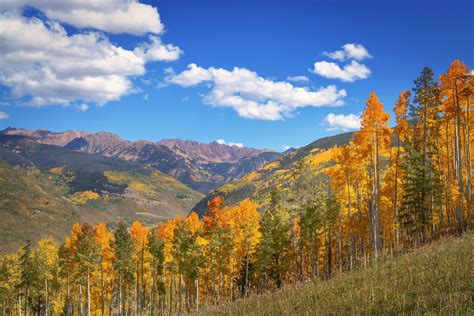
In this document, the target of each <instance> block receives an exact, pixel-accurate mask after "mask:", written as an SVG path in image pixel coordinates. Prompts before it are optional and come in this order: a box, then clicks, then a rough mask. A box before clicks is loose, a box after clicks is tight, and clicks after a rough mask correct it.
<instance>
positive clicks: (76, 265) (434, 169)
mask: <svg viewBox="0 0 474 316" xmlns="http://www.w3.org/2000/svg"><path fill="white" fill-rule="evenodd" d="M473 91H474V80H473V76H472V74H470V70H469V68H468V67H467V66H466V65H464V64H463V63H462V62H460V61H454V62H453V63H452V64H451V66H450V67H449V69H448V70H447V72H446V73H445V74H444V75H442V76H440V77H439V80H436V79H435V78H434V74H433V72H432V71H431V69H429V68H425V69H423V71H422V73H421V74H420V76H419V77H418V78H417V79H416V81H415V87H414V88H413V90H412V92H410V91H409V90H405V91H402V92H401V93H400V95H399V98H398V100H397V101H396V103H395V104H394V108H393V112H394V114H395V120H394V121H395V123H396V126H395V127H393V128H392V127H390V126H389V118H390V117H389V114H388V113H387V112H386V110H385V109H384V104H383V103H382V102H381V100H380V99H379V98H378V96H377V94H376V93H375V92H371V93H370V94H369V96H368V98H367V100H366V107H365V110H364V112H363V114H362V116H361V130H360V131H359V132H356V133H355V134H354V138H353V140H352V141H351V142H350V143H349V144H347V145H345V146H342V147H336V148H333V149H332V150H330V151H327V152H326V154H325V155H326V156H325V157H324V160H325V161H326V160H331V167H329V168H326V169H324V170H322V171H321V170H320V171H318V172H313V170H312V169H311V164H314V159H313V160H310V161H309V162H308V161H306V162H305V161H304V160H301V161H300V162H299V163H297V164H295V165H294V166H293V168H292V169H291V170H290V172H289V173H288V174H289V176H288V181H291V183H290V184H288V185H287V186H286V187H285V190H282V188H281V186H280V187H279V186H277V185H275V186H274V187H273V189H272V190H270V192H269V194H268V197H267V199H266V203H264V205H257V204H256V203H255V202H254V201H252V200H243V201H241V202H240V203H238V204H237V205H230V206H227V205H225V203H224V202H225V201H224V199H223V198H222V197H220V196H218V197H215V198H214V199H212V200H211V201H210V202H209V203H208V210H209V211H208V213H207V214H206V215H205V216H204V217H203V218H202V219H200V218H198V216H197V215H196V214H195V213H193V212H192V213H191V214H190V215H189V216H188V217H186V218H180V217H178V218H174V219H169V220H167V221H165V222H160V223H158V224H157V225H156V226H154V227H146V226H144V225H143V224H142V223H140V222H138V221H135V222H132V223H130V225H129V227H128V225H127V224H126V223H124V222H119V223H118V224H117V225H115V226H114V227H107V226H106V225H105V224H98V225H96V226H95V227H93V226H91V225H89V224H82V225H80V224H75V225H74V227H73V228H72V230H71V234H70V236H68V237H67V238H66V240H65V241H64V242H63V243H62V244H61V245H59V246H58V245H57V244H56V243H55V241H54V240H53V239H51V238H50V239H46V240H41V241H40V242H39V243H38V245H37V247H35V248H34V247H33V246H32V245H29V244H27V245H25V246H24V247H23V248H21V249H19V250H18V252H17V253H14V254H11V255H8V256H5V257H2V258H1V259H0V272H1V273H0V303H1V304H2V306H3V310H4V311H5V313H6V314H13V313H17V312H19V313H25V314H80V315H82V314H86V315H90V314H102V315H105V314H107V315H112V314H119V315H132V314H135V315H139V314H144V313H151V314H152V315H155V314H165V313H175V312H177V313H182V312H185V311H195V310H199V306H201V305H202V304H219V303H221V302H222V301H229V300H235V299H237V298H240V297H246V296H247V295H248V294H249V292H252V291H253V292H262V291H266V290H273V289H276V288H279V287H281V286H282V285H283V284H286V283H292V282H300V281H306V280H321V279H327V278H330V277H331V276H332V275H333V274H334V273H336V272H337V271H352V270H361V269H364V268H365V267H367V266H369V265H370V264H371V262H375V261H377V260H379V258H380V257H385V256H391V255H394V254H397V253H402V252H404V251H405V250H407V249H410V248H413V247H415V246H419V245H423V244H426V243H428V242H430V241H431V240H435V239H438V238H439V237H440V236H443V235H448V234H453V235H458V234H461V233H462V232H463V231H465V230H466V229H468V228H470V227H472V225H473V220H474V207H473V197H474V196H473V192H472V160H473V156H474V154H473V151H472V146H473V139H474V138H473V137H474V135H473V133H474V129H473V128H472V126H473V123H474V122H473V120H474V119H473V115H472V112H473V109H474V108H473V103H474V102H473ZM94 198H95V196H93V195H92V194H89V193H88V192H84V193H83V194H82V195H80V196H79V197H78V202H81V201H82V200H86V199H94Z"/></svg>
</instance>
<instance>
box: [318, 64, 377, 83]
mask: <svg viewBox="0 0 474 316" xmlns="http://www.w3.org/2000/svg"><path fill="white" fill-rule="evenodd" d="M313 72H314V73H315V74H318V75H320V76H322V77H325V78H330V79H340V80H342V81H346V82H354V81H356V80H358V79H366V78H367V77H369V75H370V69H369V68H368V67H367V66H366V65H364V64H360V63H358V62H357V61H355V60H353V61H352V62H351V63H350V64H346V65H345V66H344V68H341V67H340V66H339V65H338V64H336V63H332V62H327V61H318V62H315V63H314V68H313Z"/></svg>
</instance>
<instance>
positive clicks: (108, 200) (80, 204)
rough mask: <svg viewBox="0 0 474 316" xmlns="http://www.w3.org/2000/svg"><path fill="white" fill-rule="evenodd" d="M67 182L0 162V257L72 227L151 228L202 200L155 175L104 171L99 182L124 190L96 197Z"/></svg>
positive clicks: (61, 172) (57, 171)
mask: <svg viewBox="0 0 474 316" xmlns="http://www.w3.org/2000/svg"><path fill="white" fill-rule="evenodd" d="M71 177H72V175H70V174H68V172H67V170H66V169H65V168H63V167H54V168H51V169H50V170H48V171H46V170H45V171H40V170H39V169H37V168H34V167H25V166H19V165H17V166H12V165H10V164H8V163H7V162H5V161H3V160H1V159H0V214H1V221H0V254H1V253H7V252H9V251H12V250H15V249H17V248H18V247H19V246H20V245H21V244H23V243H25V242H26V240H28V239H29V240H32V241H36V240H38V239H40V238H45V237H48V236H53V237H54V238H55V239H57V240H58V241H61V240H63V239H64V236H65V235H66V234H68V233H69V230H70V229H71V227H72V224H73V223H75V222H89V223H92V224H94V223H97V222H105V223H108V224H110V225H114V223H116V222H117V220H118V219H124V220H126V221H128V222H130V221H132V220H134V219H138V220H140V221H142V222H144V223H145V224H150V225H151V224H154V223H157V222H159V221H161V220H163V219H167V218H171V217H174V216H177V215H181V216H183V215H186V214H187V213H188V211H189V209H190V208H191V207H192V205H194V204H195V203H196V201H198V200H199V199H200V198H201V197H202V195H201V194H200V193H198V192H196V191H193V190H192V189H190V188H188V187H186V186H185V185H184V184H182V183H180V182H178V181H177V180H175V179H173V178H170V177H167V176H165V175H163V174H161V173H159V172H156V171H154V172H152V173H151V174H150V175H146V174H141V173H134V172H126V171H105V172H104V178H106V179H108V180H109V181H110V183H111V184H116V185H119V186H120V187H122V188H123V191H122V192H121V193H104V194H101V195H99V194H97V193H95V192H94V191H89V190H86V191H73V190H71V187H70V186H69V185H68V183H69V182H70V180H71Z"/></svg>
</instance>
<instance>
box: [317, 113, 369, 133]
mask: <svg viewBox="0 0 474 316" xmlns="http://www.w3.org/2000/svg"><path fill="white" fill-rule="evenodd" d="M323 124H324V125H326V126H327V128H326V130H327V131H337V130H343V131H349V130H357V129H360V116H357V115H355V114H347V115H344V114H334V113H329V114H328V115H326V118H325V119H324V121H323Z"/></svg>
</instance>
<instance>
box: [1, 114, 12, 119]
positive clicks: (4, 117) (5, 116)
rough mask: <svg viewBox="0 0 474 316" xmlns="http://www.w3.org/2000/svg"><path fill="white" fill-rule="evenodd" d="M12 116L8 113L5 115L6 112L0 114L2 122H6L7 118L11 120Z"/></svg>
mask: <svg viewBox="0 0 474 316" xmlns="http://www.w3.org/2000/svg"><path fill="white" fill-rule="evenodd" d="M9 117H10V116H9V115H8V113H5V112H0V120H5V119H7V118H9Z"/></svg>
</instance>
